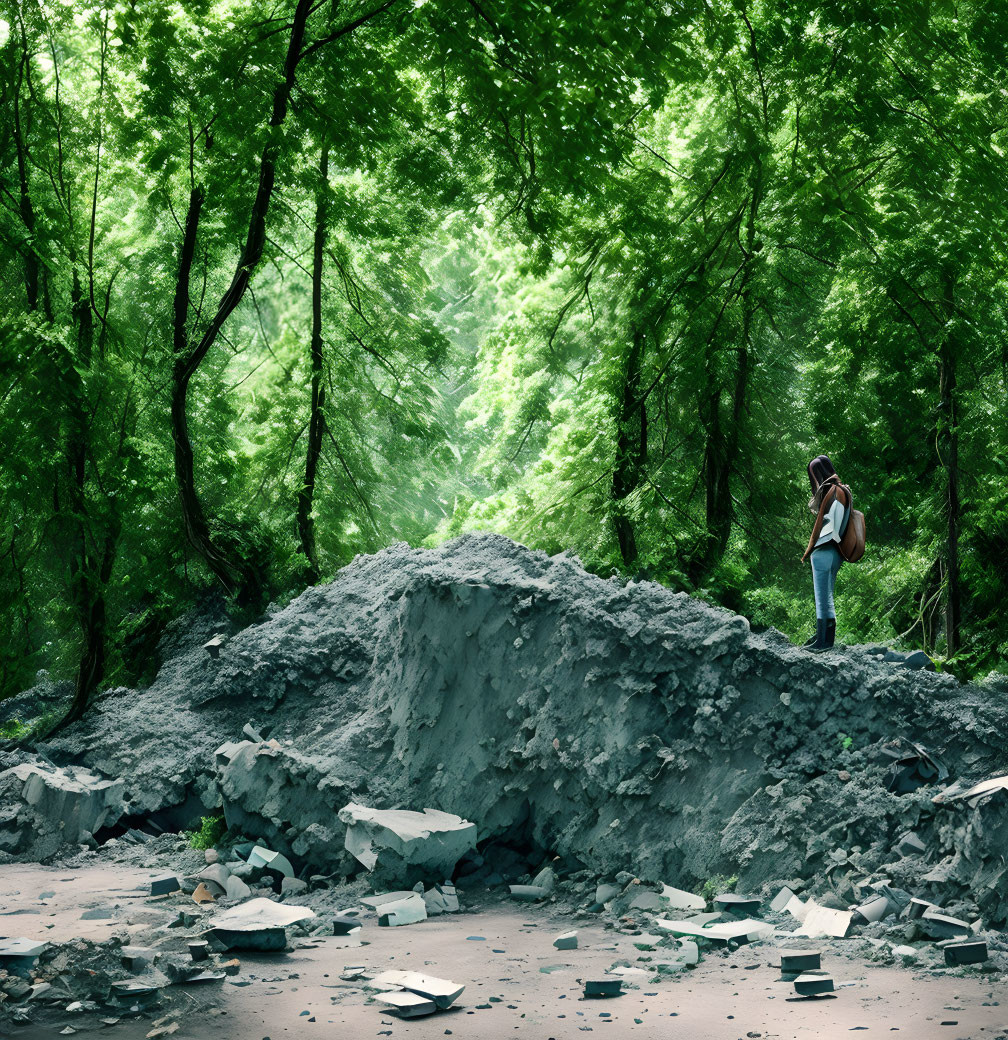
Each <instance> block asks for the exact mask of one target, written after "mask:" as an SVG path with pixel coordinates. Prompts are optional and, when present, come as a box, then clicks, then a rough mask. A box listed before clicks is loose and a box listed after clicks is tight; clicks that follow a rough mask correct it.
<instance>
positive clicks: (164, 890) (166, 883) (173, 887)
mask: <svg viewBox="0 0 1008 1040" xmlns="http://www.w3.org/2000/svg"><path fill="white" fill-rule="evenodd" d="M181 889H182V885H181V883H180V882H179V879H178V878H177V877H175V875H174V874H165V875H164V876H163V877H158V878H154V880H153V881H152V882H151V886H150V894H151V895H152V896H166V895H170V894H171V893H172V892H179V891H181Z"/></svg>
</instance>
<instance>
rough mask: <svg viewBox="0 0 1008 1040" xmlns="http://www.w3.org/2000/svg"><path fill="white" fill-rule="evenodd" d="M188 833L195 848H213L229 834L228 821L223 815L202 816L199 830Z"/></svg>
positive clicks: (190, 842)
mask: <svg viewBox="0 0 1008 1040" xmlns="http://www.w3.org/2000/svg"><path fill="white" fill-rule="evenodd" d="M187 833H188V836H189V844H190V845H191V846H192V847H193V848H194V849H213V848H216V847H217V845H219V844H220V841H221V839H222V838H223V837H224V835H225V834H227V823H226V821H225V820H224V817H223V816H201V817H200V826H199V830H193V831H188V832H187Z"/></svg>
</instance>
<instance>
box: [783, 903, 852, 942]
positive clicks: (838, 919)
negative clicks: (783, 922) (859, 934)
mask: <svg viewBox="0 0 1008 1040" xmlns="http://www.w3.org/2000/svg"><path fill="white" fill-rule="evenodd" d="M853 917H854V915H853V914H852V913H851V912H850V911H849V910H831V909H830V908H829V907H826V906H819V904H818V903H815V902H812V901H811V900H810V901H809V904H808V912H807V913H806V915H805V920H804V922H803V923H802V928H801V929H799V930H798V931H797V932H796V933H795V934H796V935H803V936H806V937H807V938H809V939H817V938H819V937H820V936H823V935H832V936H833V937H834V938H836V939H843V938H844V937H845V936H846V935H847V932H848V931H850V926H851V921H852V920H853Z"/></svg>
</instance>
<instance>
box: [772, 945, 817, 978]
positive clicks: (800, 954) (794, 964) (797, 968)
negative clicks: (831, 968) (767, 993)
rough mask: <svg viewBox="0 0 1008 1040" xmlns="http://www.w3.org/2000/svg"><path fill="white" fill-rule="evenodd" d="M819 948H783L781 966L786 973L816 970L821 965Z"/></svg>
mask: <svg viewBox="0 0 1008 1040" xmlns="http://www.w3.org/2000/svg"><path fill="white" fill-rule="evenodd" d="M821 956H822V955H821V954H820V952H819V950H781V955H780V968H781V972H782V973H783V974H785V975H790V974H792V973H794V972H799V973H800V972H805V971H815V970H817V969H818V968H819V967H820V961H821Z"/></svg>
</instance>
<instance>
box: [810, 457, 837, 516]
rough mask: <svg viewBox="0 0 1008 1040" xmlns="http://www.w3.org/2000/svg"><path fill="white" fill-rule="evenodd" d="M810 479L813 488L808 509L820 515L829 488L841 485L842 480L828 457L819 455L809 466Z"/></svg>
mask: <svg viewBox="0 0 1008 1040" xmlns="http://www.w3.org/2000/svg"><path fill="white" fill-rule="evenodd" d="M808 478H809V484H811V486H812V497H811V498H810V499H809V504H808V507H809V509H811V510H812V512H813V513H818V512H819V507H820V506H821V505H822V500H823V496H824V495H825V494H826V492H827V491H829V486H830V485H831V484H839V483H840V478H839V477H838V476H837V471H836V470H835V469H834V468H833V463H832V462H830V460H829V456H828V455H817V456H816V457H815V458H814V459H813V460H812V461H811V462H810V463H809V464H808Z"/></svg>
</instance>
